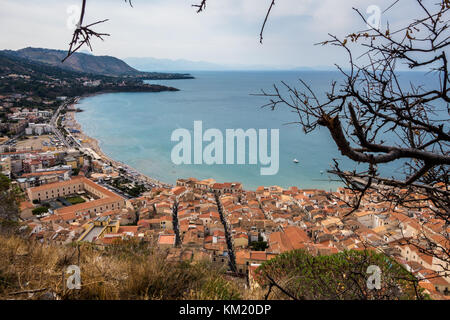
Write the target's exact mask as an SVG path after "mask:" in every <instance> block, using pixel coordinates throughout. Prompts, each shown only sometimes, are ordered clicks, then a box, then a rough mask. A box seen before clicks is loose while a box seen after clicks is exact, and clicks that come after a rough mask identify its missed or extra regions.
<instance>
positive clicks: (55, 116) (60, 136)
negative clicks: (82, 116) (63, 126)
mask: <svg viewBox="0 0 450 320" xmlns="http://www.w3.org/2000/svg"><path fill="white" fill-rule="evenodd" d="M72 102H73V101H72V99H70V100H69V101H67V102H63V103H62V104H61V105H60V106H59V107H58V109H57V110H56V111H55V113H54V114H53V116H52V118H51V119H50V123H49V124H50V126H51V127H52V130H53V133H54V134H55V135H56V136H57V137H58V139H59V140H60V141H61V142H62V143H64V145H65V146H66V148H68V149H69V148H70V147H71V145H70V144H69V143H68V142H67V141H66V138H65V137H64V135H63V134H62V133H61V131H59V129H58V119H59V116H60V115H59V114H60V112H61V110H62V109H64V108H66V107H67V106H68V105H69V104H71V103H72Z"/></svg>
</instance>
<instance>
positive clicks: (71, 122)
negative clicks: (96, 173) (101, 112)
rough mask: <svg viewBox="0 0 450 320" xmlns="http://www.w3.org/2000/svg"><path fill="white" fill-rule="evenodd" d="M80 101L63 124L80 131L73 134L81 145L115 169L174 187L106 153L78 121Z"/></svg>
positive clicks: (160, 184) (73, 106)
mask: <svg viewBox="0 0 450 320" xmlns="http://www.w3.org/2000/svg"><path fill="white" fill-rule="evenodd" d="M78 101H79V99H77V100H76V101H75V103H74V104H72V105H70V106H69V107H68V109H67V112H66V114H65V120H64V121H63V123H62V124H63V126H64V127H65V128H67V129H68V130H70V129H73V130H77V131H78V132H72V133H71V135H72V136H73V137H74V138H75V139H77V141H80V145H81V147H83V148H90V149H92V150H93V151H94V152H95V153H97V154H98V155H99V156H100V157H101V160H102V161H103V162H104V163H108V164H112V167H113V168H114V169H116V170H119V169H120V168H123V169H126V170H127V171H128V172H131V173H133V176H134V177H135V179H136V180H139V181H140V182H141V183H145V184H154V185H157V186H160V187H172V186H173V185H172V184H169V183H164V182H162V181H159V180H156V179H153V178H151V177H149V176H147V175H145V174H142V173H141V172H139V171H138V170H136V169H135V168H132V167H130V166H129V165H127V164H125V163H123V162H120V161H117V160H114V159H112V158H111V157H109V156H108V155H106V154H105V153H104V152H103V151H102V149H101V148H100V145H99V142H98V141H97V140H96V139H95V138H92V137H90V136H88V135H86V134H85V133H84V132H83V130H82V127H81V125H80V124H79V123H78V122H77V119H76V113H77V111H76V110H77V105H78Z"/></svg>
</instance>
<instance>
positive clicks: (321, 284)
mask: <svg viewBox="0 0 450 320" xmlns="http://www.w3.org/2000/svg"><path fill="white" fill-rule="evenodd" d="M370 266H377V267H378V268H380V269H379V270H380V272H379V275H380V276H381V278H382V281H380V288H377V290H373V289H372V290H371V289H370V287H369V286H368V285H367V282H368V281H369V282H370V281H371V278H370V276H371V274H370V273H368V270H369V271H370V269H368V268H369V267H370ZM256 274H257V277H259V279H260V281H262V282H264V283H265V284H266V286H267V287H268V288H269V291H268V293H267V297H269V296H271V297H273V298H274V299H276V298H277V297H282V296H289V297H290V298H292V299H295V300H372V299H373V300H383V299H387V300H396V299H398V300H409V299H424V298H427V297H426V296H425V295H423V293H422V290H421V289H420V288H417V283H416V279H415V277H414V276H413V275H412V274H411V273H410V272H408V271H407V270H406V269H405V268H404V267H403V266H401V265H399V264H398V263H397V262H395V261H394V260H392V259H390V258H388V257H387V256H386V255H384V254H380V253H376V252H374V251H371V250H361V251H355V250H351V251H344V252H339V253H336V254H332V255H325V256H320V255H319V256H312V255H310V254H308V253H307V252H306V251H304V250H296V251H290V252H286V253H283V254H281V255H279V256H277V257H276V258H274V259H272V260H269V261H267V262H265V263H264V264H263V265H261V266H260V267H259V268H258V269H257V270H256Z"/></svg>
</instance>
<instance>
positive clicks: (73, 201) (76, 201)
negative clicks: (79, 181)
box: [66, 197, 86, 205]
mask: <svg viewBox="0 0 450 320" xmlns="http://www.w3.org/2000/svg"><path fill="white" fill-rule="evenodd" d="M66 200H67V201H69V202H70V203H71V204H72V205H74V204H80V203H85V202H86V200H84V199H83V198H82V197H70V198H67V199H66Z"/></svg>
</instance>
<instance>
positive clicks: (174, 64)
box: [123, 57, 335, 72]
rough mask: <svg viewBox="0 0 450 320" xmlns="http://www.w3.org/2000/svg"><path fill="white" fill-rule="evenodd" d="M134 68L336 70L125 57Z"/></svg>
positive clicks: (171, 69) (148, 69)
mask: <svg viewBox="0 0 450 320" xmlns="http://www.w3.org/2000/svg"><path fill="white" fill-rule="evenodd" d="M123 60H124V61H125V62H126V63H128V64H129V65H130V66H132V67H133V68H136V69H139V70H142V71H159V72H162V71H167V72H172V71H227V70H243V71H251V70H294V71H313V70H318V71H325V70H326V71H328V70H335V68H333V67H327V66H317V67H296V66H281V65H279V66H268V65H244V64H234V65H233V64H229V65H227V64H219V63H213V62H206V61H191V60H185V59H178V60H170V59H157V58H150V57H148V58H124V59H123Z"/></svg>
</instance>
